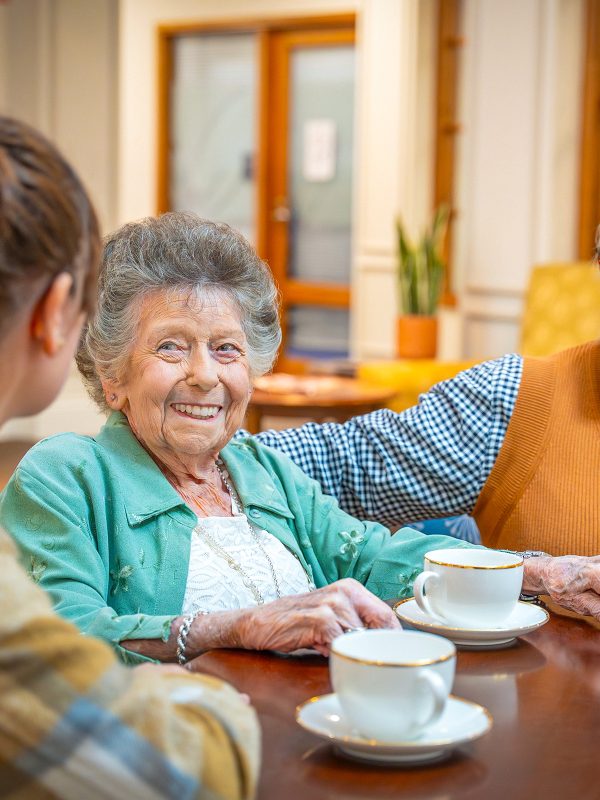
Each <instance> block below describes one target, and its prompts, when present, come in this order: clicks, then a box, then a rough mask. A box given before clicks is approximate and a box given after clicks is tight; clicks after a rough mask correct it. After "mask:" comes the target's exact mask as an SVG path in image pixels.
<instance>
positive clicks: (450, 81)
mask: <svg viewBox="0 0 600 800" xmlns="http://www.w3.org/2000/svg"><path fill="white" fill-rule="evenodd" d="M461 26H462V0H439V4H438V35H437V56H438V63H437V91H436V113H435V116H436V136H435V173H434V175H435V176H434V191H433V196H434V207H435V208H437V207H438V206H440V205H441V204H442V203H444V204H446V205H448V206H449V207H450V210H451V214H450V220H449V222H448V233H447V235H446V241H445V246H444V256H445V259H446V275H445V280H444V290H443V293H442V304H443V305H449V306H454V305H456V297H455V295H454V292H453V280H452V278H453V275H452V260H451V254H452V233H453V221H454V219H455V218H456V208H455V207H454V171H455V156H456V137H457V135H458V134H459V133H460V130H461V125H460V123H459V122H458V120H457V118H456V117H457V113H458V69H459V59H460V50H461V48H462V46H463V38H462V36H461Z"/></svg>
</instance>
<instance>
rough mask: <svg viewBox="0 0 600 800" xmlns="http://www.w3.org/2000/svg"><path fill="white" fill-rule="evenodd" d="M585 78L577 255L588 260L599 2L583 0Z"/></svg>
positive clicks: (595, 207)
mask: <svg viewBox="0 0 600 800" xmlns="http://www.w3.org/2000/svg"><path fill="white" fill-rule="evenodd" d="M585 29H586V31H587V43H586V55H585V68H584V72H585V77H584V90H583V122H582V132H581V133H582V137H581V161H580V182H579V231H578V255H579V258H580V259H581V260H582V261H587V260H588V259H590V258H591V256H592V253H593V248H594V233H595V231H596V227H597V226H598V224H600V49H599V47H598V43H599V42H600V0H587V6H586V14H585Z"/></svg>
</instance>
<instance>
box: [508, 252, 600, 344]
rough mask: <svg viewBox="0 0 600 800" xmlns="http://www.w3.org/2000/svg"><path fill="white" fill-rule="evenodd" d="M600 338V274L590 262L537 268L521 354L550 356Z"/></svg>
mask: <svg viewBox="0 0 600 800" xmlns="http://www.w3.org/2000/svg"><path fill="white" fill-rule="evenodd" d="M599 336H600V273H599V271H598V267H597V266H596V265H595V264H592V263H590V262H581V263H565V264H544V265H540V266H537V267H534V268H533V270H532V272H531V278H530V280H529V286H528V288H527V293H526V295H525V308H524V312H523V321H522V326H521V341H520V346H519V352H521V353H522V354H523V355H526V356H547V355H551V354H552V353H558V352H559V351H560V350H566V349H567V348H568V347H575V346H576V345H578V344H583V343H584V342H588V341H590V340H592V339H597V338H598V337H599Z"/></svg>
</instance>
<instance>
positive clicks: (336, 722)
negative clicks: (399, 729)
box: [296, 694, 492, 764]
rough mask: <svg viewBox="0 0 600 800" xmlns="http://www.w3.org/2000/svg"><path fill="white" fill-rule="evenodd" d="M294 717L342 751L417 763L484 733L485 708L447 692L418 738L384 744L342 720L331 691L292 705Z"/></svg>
mask: <svg viewBox="0 0 600 800" xmlns="http://www.w3.org/2000/svg"><path fill="white" fill-rule="evenodd" d="M296 721H297V722H298V724H299V725H301V726H302V727H303V728H305V729H306V730H307V731H310V732H311V733H314V734H316V735H317V736H319V737H320V738H321V739H326V740H328V741H330V742H331V744H334V745H335V746H336V747H337V748H338V749H339V750H341V752H342V753H343V754H344V755H347V756H351V757H352V758H356V759H358V760H359V761H374V762H378V763H380V764H421V763H426V762H429V761H438V760H439V759H441V758H444V757H445V756H448V755H450V753H451V752H452V750H454V748H455V747H458V745H460V744H464V743H465V742H470V741H472V740H473V739H477V738H479V737H480V736H483V734H484V733H487V732H488V731H489V729H490V728H491V727H492V716H491V714H490V713H489V711H488V710H487V709H486V708H484V707H483V706H480V705H477V703H471V702H470V701H469V700H462V699H461V698H459V697H454V696H453V695H450V697H449V698H448V703H447V704H446V709H445V711H444V713H443V714H442V716H441V718H440V719H439V721H438V722H436V724H435V725H432V726H431V727H430V728H428V729H427V731H425V732H424V733H422V734H421V735H420V736H419V738H417V739H411V740H410V741H404V742H394V743H393V744H387V743H385V744H384V743H383V742H378V741H377V740H376V739H366V738H364V737H363V736H361V734H360V733H359V732H358V731H356V730H355V729H354V728H352V727H351V726H350V724H349V723H348V722H347V721H346V720H344V717H343V712H342V709H341V707H340V704H339V701H338V699H337V696H336V695H335V694H324V695H321V696H320V697H312V698H311V699H310V700H307V701H306V703H303V704H302V705H300V706H298V708H297V709H296Z"/></svg>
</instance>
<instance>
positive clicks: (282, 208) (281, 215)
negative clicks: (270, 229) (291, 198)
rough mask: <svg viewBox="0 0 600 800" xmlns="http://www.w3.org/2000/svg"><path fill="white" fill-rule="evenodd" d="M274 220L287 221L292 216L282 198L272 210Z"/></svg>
mask: <svg viewBox="0 0 600 800" xmlns="http://www.w3.org/2000/svg"><path fill="white" fill-rule="evenodd" d="M272 216H273V221H274V222H289V221H290V219H291V218H292V212H291V211H290V209H289V207H288V206H287V205H286V203H285V201H284V200H281V201H280V202H278V203H277V204H276V205H275V208H274V209H273V212H272Z"/></svg>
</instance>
